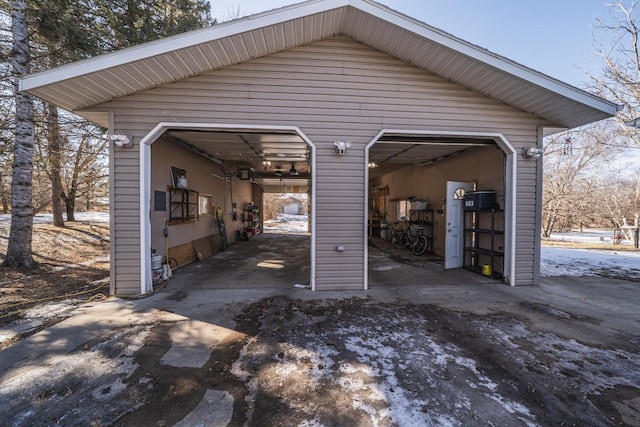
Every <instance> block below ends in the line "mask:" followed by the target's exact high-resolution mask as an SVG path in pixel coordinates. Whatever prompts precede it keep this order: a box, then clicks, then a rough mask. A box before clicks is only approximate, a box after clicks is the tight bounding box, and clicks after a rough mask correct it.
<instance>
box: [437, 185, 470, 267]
mask: <svg viewBox="0 0 640 427" xmlns="http://www.w3.org/2000/svg"><path fill="white" fill-rule="evenodd" d="M467 191H473V184H472V183H469V182H457V181H447V203H446V206H445V208H446V215H445V219H446V229H445V242H444V254H445V255H444V268H460V267H462V266H463V265H464V194H465V193H466V192H467Z"/></svg>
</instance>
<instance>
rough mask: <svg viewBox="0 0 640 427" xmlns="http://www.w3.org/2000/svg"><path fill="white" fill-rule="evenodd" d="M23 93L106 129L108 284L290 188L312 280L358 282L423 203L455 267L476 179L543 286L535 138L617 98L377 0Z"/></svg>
mask: <svg viewBox="0 0 640 427" xmlns="http://www.w3.org/2000/svg"><path fill="white" fill-rule="evenodd" d="M21 90H24V91H27V92H29V93H31V94H33V95H35V96H38V97H40V98H42V99H45V100H47V101H49V102H52V103H54V104H56V105H58V106H60V107H62V108H65V109H67V110H69V111H73V112H74V113H76V114H79V115H80V116H82V117H85V118H87V119H88V120H91V121H93V122H95V123H97V124H99V125H102V126H104V127H108V129H109V131H110V133H111V134H112V135H114V138H113V141H114V142H113V145H112V146H111V150H110V167H111V235H112V239H111V242H112V250H111V260H112V262H111V286H112V292H113V293H115V294H137V293H141V292H142V293H145V292H148V291H150V290H151V289H152V275H151V265H150V264H151V254H152V249H154V250H155V251H156V253H157V254H159V255H163V256H166V255H170V256H171V257H175V256H186V257H194V256H195V257H198V256H199V255H202V254H201V253H200V254H199V253H198V249H197V248H198V245H199V244H200V243H202V244H203V247H208V248H219V247H222V245H224V241H225V240H226V241H228V242H233V241H234V240H235V239H236V238H237V237H238V233H237V231H238V230H242V229H245V230H246V228H247V226H249V228H251V227H253V228H256V229H259V228H260V226H261V224H260V211H259V209H260V200H261V197H262V194H263V192H265V191H278V189H279V188H285V187H288V188H295V191H298V192H308V193H309V195H310V211H309V217H310V221H311V227H310V228H311V254H310V259H311V266H310V272H311V273H310V283H311V287H312V289H313V290H336V289H366V287H367V282H368V278H367V263H368V260H367V257H368V239H369V237H370V233H373V231H374V230H375V227H374V225H375V224H381V223H382V220H383V219H384V220H386V221H395V220H397V219H399V217H400V216H402V215H403V214H404V215H406V214H407V212H408V211H409V212H408V213H409V215H411V213H412V212H410V211H413V210H414V209H411V207H412V205H411V203H412V202H417V201H421V202H426V209H415V210H418V211H420V212H421V213H418V215H429V216H430V217H429V220H425V221H424V222H425V223H429V224H430V227H432V228H430V232H431V233H432V235H431V236H430V237H431V245H432V246H431V248H430V251H431V252H432V253H434V254H436V255H439V256H441V257H443V258H444V264H445V266H446V267H451V268H459V267H460V266H463V265H464V264H465V261H464V258H465V256H466V255H465V252H464V248H465V246H468V245H467V242H465V240H464V239H465V238H464V235H465V231H464V230H465V225H463V223H464V221H466V219H465V215H472V216H473V215H475V216H474V218H475V219H474V221H476V226H474V227H475V228H477V229H478V230H484V229H486V227H487V226H486V225H484V224H485V223H482V221H486V220H485V219H479V218H480V217H481V216H484V215H485V214H484V213H483V212H481V213H477V212H476V213H473V214H466V213H465V203H467V202H468V201H469V198H468V197H466V198H465V194H467V193H468V192H469V191H471V192H478V191H490V192H491V193H492V194H493V200H492V203H491V208H493V209H494V210H495V211H496V212H495V214H499V215H500V218H498V219H496V218H494V219H492V220H491V222H492V223H493V224H494V226H493V227H494V228H497V229H499V231H500V232H501V233H502V234H501V240H500V241H499V242H498V243H497V245H498V246H499V248H495V249H496V252H498V253H499V254H498V255H499V256H500V257H501V258H502V259H501V261H500V264H498V263H496V264H495V266H494V268H495V270H498V269H499V270H500V275H499V280H501V281H503V282H505V283H507V284H510V285H532V284H536V283H537V282H538V280H539V274H540V271H539V268H540V267H539V259H540V239H539V236H540V229H539V228H540V216H541V183H542V159H541V157H540V156H539V153H538V151H537V150H538V149H540V148H541V147H542V138H543V136H544V135H545V134H546V133H550V132H553V131H557V130H558V129H567V128H573V127H576V126H581V125H584V124H587V123H591V122H594V121H598V120H601V119H605V118H608V117H611V116H613V115H615V113H616V111H617V110H618V107H617V106H616V105H615V104H613V103H610V102H608V101H605V100H603V99H600V98H598V97H596V96H594V95H591V94H589V93H587V92H584V91H582V90H579V89H576V88H574V87H571V86H569V85H567V84H564V83H562V82H560V81H557V80H555V79H553V78H550V77H548V76H545V75H543V74H541V73H538V72H536V71H534V70H531V69H529V68H526V67H524V66H522V65H520V64H517V63H514V62H512V61H510V60H508V59H507V58H503V57H500V56H498V55H495V54H493V53H491V52H488V51H486V50H484V49H481V48H479V47H477V46H475V45H472V44H470V43H468V42H465V41H463V40H460V39H457V38H455V37H454V36H451V35H449V34H446V33H444V32H442V31H440V30H438V29H436V28H433V27H430V26H428V25H426V24H424V23H422V22H419V21H416V20H414V19H412V18H410V17H407V16H404V15H402V14H399V13H397V12H395V11H393V10H391V9H388V8H386V7H384V6H381V5H379V4H377V3H375V2H373V1H370V0H311V1H307V2H304V3H300V4H297V5H293V6H290V7H286V8H282V9H277V10H274V11H271V12H266V13H262V14H257V15H254V16H251V17H247V18H243V19H239V20H236V21H232V22H228V23H224V24H220V25H216V26H213V27H210V28H206V29H202V30H198V31H193V32H189V33H185V34H182V35H178V36H175V37H170V38H166V39H163V40H159V41H156V42H152V43H147V44H145V45H141V46H136V47H133V48H129V49H125V50H122V51H118V52H114V53H110V54H106V55H102V56H98V57H95V58H92V59H89V60H85V61H80V62H77V63H72V64H68V65H65V66H61V67H58V68H55V69H52V70H49V71H45V72H41V73H36V74H32V75H29V76H27V77H25V78H24V79H22V80H21ZM287 191H288V190H287ZM477 194H481V193H477ZM465 200H466V201H465ZM419 207H421V208H424V206H423V205H421V206H419ZM467 207H468V206H467ZM249 218H251V219H249ZM423 219H424V218H423ZM244 221H253V222H252V223H249V224H245V223H244ZM495 224H498V225H497V226H496V225H495ZM483 238H484V237H481V236H480V235H478V237H477V239H478V241H479V240H480V239H483ZM204 243H207V244H204ZM189 248H195V249H189ZM191 250H192V251H193V253H191V254H188V253H187V254H186V255H185V254H184V253H183V252H185V251H186V252H189V251H191ZM461 258H462V260H461ZM481 262H482V263H486V262H485V261H481ZM476 267H478V266H477V265H476Z"/></svg>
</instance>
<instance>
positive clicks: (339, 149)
mask: <svg viewBox="0 0 640 427" xmlns="http://www.w3.org/2000/svg"><path fill="white" fill-rule="evenodd" d="M333 144H334V145H335V146H336V153H338V154H340V155H341V156H344V154H345V153H346V152H347V148H349V147H351V142H349V141H335V142H334V143H333Z"/></svg>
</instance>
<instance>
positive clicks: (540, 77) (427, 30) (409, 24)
mask: <svg viewBox="0 0 640 427" xmlns="http://www.w3.org/2000/svg"><path fill="white" fill-rule="evenodd" d="M350 4H351V5H353V6H354V7H357V8H358V9H360V10H362V11H363V12H366V13H368V14H371V15H373V16H376V17H377V18H380V19H382V20H384V21H387V22H389V23H391V24H393V25H396V26H398V27H400V28H403V29H405V30H407V31H410V32H412V33H414V34H416V35H418V36H420V37H424V38H426V39H428V40H431V41H433V42H435V43H438V44H440V45H442V46H444V47H446V48H449V49H452V50H454V51H457V52H459V53H461V54H463V55H465V56H468V57H470V58H473V59H475V60H477V61H479V62H482V63H485V64H487V65H490V66H492V67H494V68H496V69H498V70H501V71H504V72H505V73H508V74H511V75H513V76H516V77H518V78H521V79H523V80H525V81H528V82H530V83H532V84H534V85H536V86H540V87H542V88H544V89H547V90H549V91H551V92H554V93H557V94H559V95H562V96H564V97H566V98H569V99H572V100H574V101H576V102H579V103H581V104H585V105H588V106H589V107H592V108H595V109H597V110H600V111H602V112H605V113H607V114H610V115H611V116H615V114H616V113H617V112H618V111H620V110H621V109H622V105H618V104H615V103H613V102H610V101H606V100H604V99H602V98H600V97H598V96H596V95H593V94H591V93H589V92H586V91H584V90H582V89H579V88H576V87H574V86H571V85H570V84H567V83H564V82H562V81H560V80H557V79H555V78H553V77H550V76H547V75H546V74H543V73H541V72H539V71H535V70H533V69H531V68H528V67H526V66H524V65H521V64H518V63H517V62H514V61H512V60H510V59H508V58H505V57H503V56H501V55H498V54H496V53H493V52H490V51H488V50H486V49H483V48H481V47H479V46H476V45H474V44H472V43H469V42H467V41H464V40H462V39H459V38H457V37H455V36H453V35H451V34H448V33H446V32H444V31H442V30H439V29H437V28H435V27H432V26H430V25H428V24H425V23H424V22H421V21H418V20H416V19H414V18H411V17H409V16H407V15H404V14H402V13H400V12H397V11H394V10H393V9H390V8H388V7H385V6H382V5H379V4H378V3H376V2H374V1H371V0H351V1H350Z"/></svg>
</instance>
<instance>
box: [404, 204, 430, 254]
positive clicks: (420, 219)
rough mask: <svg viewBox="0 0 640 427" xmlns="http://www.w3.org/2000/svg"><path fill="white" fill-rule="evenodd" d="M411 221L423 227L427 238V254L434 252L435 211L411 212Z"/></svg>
mask: <svg viewBox="0 0 640 427" xmlns="http://www.w3.org/2000/svg"><path fill="white" fill-rule="evenodd" d="M409 221H410V223H411V224H415V225H417V226H419V227H423V228H424V230H423V234H424V236H425V237H426V238H427V250H426V252H433V209H421V210H410V211H409Z"/></svg>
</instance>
